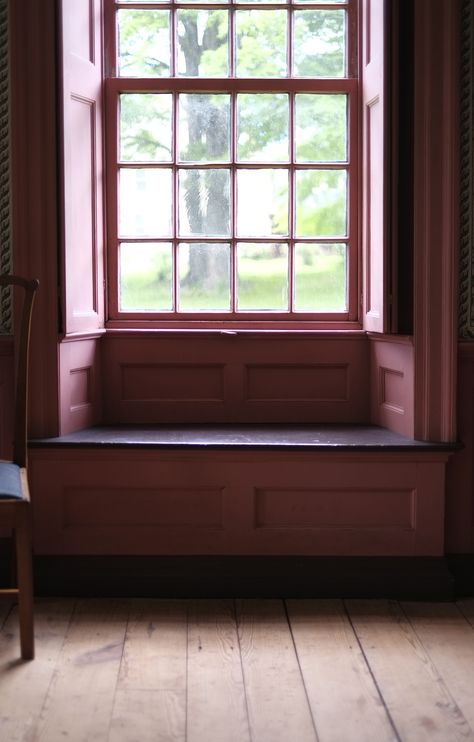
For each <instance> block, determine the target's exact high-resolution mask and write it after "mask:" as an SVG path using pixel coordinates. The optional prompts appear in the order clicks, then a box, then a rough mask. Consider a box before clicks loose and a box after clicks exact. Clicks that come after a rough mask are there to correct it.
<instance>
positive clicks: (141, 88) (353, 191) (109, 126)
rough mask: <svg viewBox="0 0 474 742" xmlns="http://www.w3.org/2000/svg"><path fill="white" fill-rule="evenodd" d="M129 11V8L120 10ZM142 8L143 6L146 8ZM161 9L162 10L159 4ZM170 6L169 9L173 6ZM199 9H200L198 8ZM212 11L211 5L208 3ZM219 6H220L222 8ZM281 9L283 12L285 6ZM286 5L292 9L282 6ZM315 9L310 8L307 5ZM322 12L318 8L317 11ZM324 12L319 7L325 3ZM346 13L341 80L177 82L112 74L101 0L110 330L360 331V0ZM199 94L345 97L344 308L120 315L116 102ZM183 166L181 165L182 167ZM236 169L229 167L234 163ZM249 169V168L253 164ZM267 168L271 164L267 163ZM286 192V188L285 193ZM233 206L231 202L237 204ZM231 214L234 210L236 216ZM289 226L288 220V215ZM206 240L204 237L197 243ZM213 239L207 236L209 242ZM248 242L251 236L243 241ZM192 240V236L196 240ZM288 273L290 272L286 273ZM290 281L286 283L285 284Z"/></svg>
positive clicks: (108, 1)
mask: <svg viewBox="0 0 474 742" xmlns="http://www.w3.org/2000/svg"><path fill="white" fill-rule="evenodd" d="M224 5H225V6H226V7H227V8H232V9H233V10H235V9H240V8H241V7H242V6H241V4H238V5H235V4H232V3H231V4H225V3H223V4H222V7H224ZM300 6H301V3H300V4H297V5H294V6H293V5H291V7H292V8H293V7H294V8H295V9H299V8H300ZM122 7H127V6H122ZM143 7H144V6H143ZM160 7H161V6H160ZM170 7H171V6H170ZM196 7H198V6H197V5H196ZM212 7H214V4H213V5H212ZM219 7H221V5H219ZM281 7H284V6H283V5H282V6H281ZM286 7H287V8H289V7H290V6H289V5H286ZM310 7H311V8H313V6H310ZM314 7H319V6H314ZM323 7H324V5H323ZM327 7H328V8H331V9H332V10H337V9H338V7H339V6H338V5H334V4H333V5H328V6H327ZM344 8H345V12H346V13H347V28H346V34H347V42H348V58H347V62H346V64H347V76H346V77H341V78H335V79H334V80H326V79H324V78H314V79H312V78H297V77H288V78H265V79H259V78H250V79H245V78H239V77H231V78H216V79H206V78H201V79H199V78H198V79H196V78H192V79H191V78H187V77H185V76H182V77H172V78H167V77H163V78H138V79H137V78H125V77H117V76H115V58H116V28H115V13H116V6H115V2H114V0H105V21H106V57H107V58H106V69H107V71H108V73H109V75H110V73H112V75H111V76H108V77H107V79H106V81H105V85H106V119H105V120H106V130H107V137H106V140H107V163H108V171H109V172H108V176H107V184H108V188H109V194H108V220H107V221H108V245H109V248H108V266H109V290H108V308H109V309H108V318H107V327H108V328H110V329H112V328H123V329H127V328H129V329H133V328H141V329H153V328H155V329H167V330H170V329H186V330H187V329H192V328H193V327H194V328H196V329H198V328H199V329H217V330H220V329H222V328H223V327H225V326H226V325H228V326H229V328H233V329H237V330H250V329H253V328H256V329H269V330H270V329H282V330H287V331H294V330H297V329H308V330H317V329H328V330H331V329H341V330H351V329H355V330H357V329H360V327H361V321H360V312H361V307H360V302H359V297H360V281H361V279H360V278H359V275H358V274H359V263H360V258H359V244H358V243H359V204H358V179H359V176H358V170H359V151H358V150H359V114H358V108H359V101H358V81H357V76H358V54H357V50H356V47H357V44H358V38H357V2H354V1H353V0H348V4H347V6H346V5H345V6H344ZM199 90H203V91H206V92H211V91H215V92H223V91H224V92H229V93H230V94H232V95H233V94H236V93H238V92H254V91H255V92H257V91H259V92H278V91H280V92H289V93H290V95H294V94H295V93H297V92H313V93H318V92H322V93H324V92H344V93H346V94H347V96H348V132H347V136H348V144H349V146H350V148H351V152H350V154H349V158H348V159H349V162H348V165H347V172H348V180H349V184H348V202H347V220H348V229H347V233H346V237H345V238H344V242H345V243H347V245H348V280H347V300H348V310H347V311H345V312H343V311H341V312H337V313H330V312H303V311H295V312H291V311H290V312H287V311H285V312H278V311H270V312H268V311H267V312H259V311H258V310H255V311H254V310H251V311H238V312H233V311H232V310H231V311H230V312H227V311H225V312H222V313H221V312H206V311H199V312H197V313H192V312H190V311H185V312H178V311H170V312H143V311H133V312H127V311H125V310H122V311H120V310H119V308H118V305H119V270H120V269H119V258H118V245H119V242H120V239H119V235H118V233H117V224H118V213H117V204H118V185H117V183H118V177H117V175H118V170H119V168H120V165H119V160H118V149H119V148H118V98H119V95H120V93H121V92H172V93H173V94H178V93H179V92H186V91H192V92H198V91H199ZM231 161H233V162H235V167H236V170H237V172H238V170H239V168H240V169H245V168H246V167H247V164H246V163H245V162H239V161H238V160H232V158H231ZM283 166H284V167H289V168H290V171H291V169H292V168H294V169H295V171H297V170H298V169H301V167H303V165H301V164H299V165H298V164H297V163H295V161H294V160H293V156H292V157H291V158H290V160H289V163H281V164H280V167H283ZM336 166H339V167H346V166H345V165H344V163H334V164H331V165H330V166H329V167H331V168H333V167H336ZM184 167H186V164H185V163H184ZM232 167H234V165H233V166H232ZM249 167H252V165H251V164H250V165H249ZM267 167H272V165H267ZM174 168H176V169H178V168H183V163H182V162H178V161H177V162H176V164H173V169H174ZM290 192H291V189H290ZM291 203H292V199H291V198H290V214H291V213H292V211H293V209H292V208H291ZM234 209H235V204H234ZM234 209H232V210H231V211H233V212H234V217H235V211H234ZM290 223H291V217H290ZM171 239H172V240H173V245H174V248H173V249H174V250H176V249H177V248H176V245H177V243H178V242H186V238H185V237H178V235H174V237H172V238H171ZM202 239H205V238H202ZM207 239H208V240H209V241H210V242H212V238H211V237H209V238H207ZM246 239H247V240H248V239H250V238H249V237H247V238H246ZM319 239H320V238H317V237H314V238H311V241H312V242H315V243H316V242H318V241H319ZM196 240H197V237H196V238H195V241H196ZM271 240H272V238H271V237H265V238H263V237H262V238H261V241H267V242H271ZM285 240H286V242H288V243H289V244H290V255H292V248H291V244H293V243H298V242H300V241H305V240H306V241H307V242H310V238H309V237H308V238H305V237H302V238H298V236H297V235H295V234H292V228H290V234H289V237H288V238H286V237H285V238H283V237H281V241H285ZM331 240H332V241H333V242H336V241H337V240H336V238H335V237H334V238H333V237H331V238H329V237H328V238H324V237H323V238H321V241H322V242H329V241H331ZM230 241H231V242H234V241H235V242H238V241H239V237H238V236H237V235H236V234H235V233H234V232H232V233H231V235H230ZM291 265H292V258H291V257H290V266H291ZM290 273H291V268H290ZM235 275H236V273H235V265H234V259H233V260H232V268H231V284H232V286H234V281H235V280H236V279H235ZM289 283H290V284H291V280H290V282H289ZM289 293H290V296H291V295H292V288H291V286H289Z"/></svg>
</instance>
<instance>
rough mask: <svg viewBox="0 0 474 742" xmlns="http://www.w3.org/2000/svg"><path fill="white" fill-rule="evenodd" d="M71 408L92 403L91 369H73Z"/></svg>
mask: <svg viewBox="0 0 474 742" xmlns="http://www.w3.org/2000/svg"><path fill="white" fill-rule="evenodd" d="M70 384H71V410H74V409H76V408H77V407H82V406H83V405H86V404H90V403H91V401H92V400H91V369H90V367H88V368H74V369H72V370H71V379H70Z"/></svg>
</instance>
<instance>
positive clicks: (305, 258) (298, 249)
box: [294, 243, 347, 312]
mask: <svg viewBox="0 0 474 742" xmlns="http://www.w3.org/2000/svg"><path fill="white" fill-rule="evenodd" d="M294 275H295V283H294V287H295V296H294V301H295V310H296V311H297V312H344V311H346V310H347V258H346V245H345V244H341V243H339V244H335V243H330V244H322V243H319V244H317V243H312V244H308V243H306V244H302V243H300V244H296V245H295V261H294Z"/></svg>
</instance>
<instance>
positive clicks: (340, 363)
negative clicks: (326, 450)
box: [103, 332, 369, 424]
mask: <svg viewBox="0 0 474 742" xmlns="http://www.w3.org/2000/svg"><path fill="white" fill-rule="evenodd" d="M103 362H104V376H103V378H104V390H103V394H104V407H105V410H104V419H106V420H107V422H108V423H138V424H145V423H162V422H232V423H238V422H297V423H305V422H345V423H354V422H359V423H365V422H368V419H369V389H368V385H367V378H368V374H369V359H368V342H367V338H366V336H365V335H363V334H357V333H352V334H351V335H350V336H349V335H345V334H344V333H340V335H337V334H334V333H327V334H323V335H321V334H319V335H315V334H310V333H294V334H292V335H284V334H280V333H274V334H272V333H267V334H262V333H260V334H259V333H233V334H232V333H224V332H223V333H220V332H215V333H193V334H192V333H188V334H187V335H186V333H181V334H178V333H166V332H161V333H147V332H141V333H140V332H121V333H120V332H116V333H114V332H107V335H106V337H105V338H104V339H103Z"/></svg>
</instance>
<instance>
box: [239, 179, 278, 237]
mask: <svg viewBox="0 0 474 742" xmlns="http://www.w3.org/2000/svg"><path fill="white" fill-rule="evenodd" d="M237 234H238V235H239V237H268V236H270V235H272V234H275V235H276V234H278V235H285V234H288V171H287V170H283V169H282V170H276V169H271V168H268V169H255V170H250V169H248V170H247V169H243V170H238V171H237Z"/></svg>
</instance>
